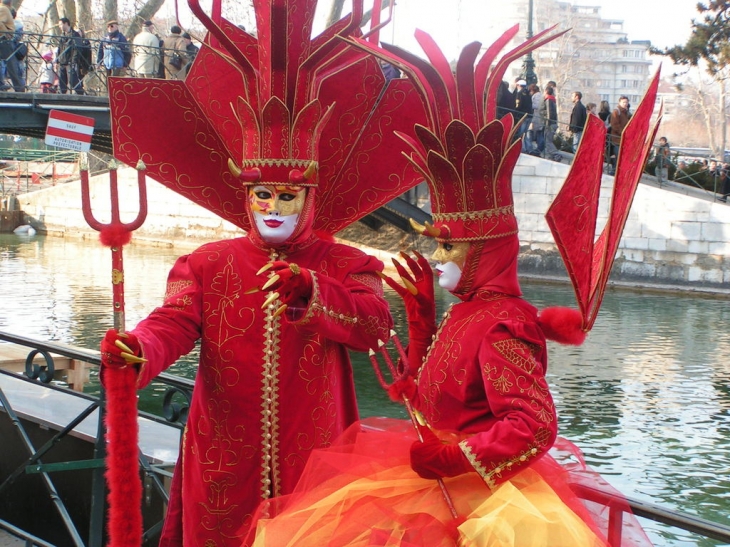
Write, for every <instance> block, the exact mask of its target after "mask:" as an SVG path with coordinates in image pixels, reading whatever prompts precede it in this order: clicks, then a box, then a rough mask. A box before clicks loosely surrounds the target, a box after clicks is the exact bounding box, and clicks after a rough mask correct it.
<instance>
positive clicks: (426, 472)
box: [411, 426, 474, 479]
mask: <svg viewBox="0 0 730 547" xmlns="http://www.w3.org/2000/svg"><path fill="white" fill-rule="evenodd" d="M418 429H419V431H420V432H421V436H422V437H423V442H421V441H415V442H414V443H413V444H412V445H411V468H412V469H413V470H414V471H415V472H416V473H418V476H419V477H422V478H424V479H440V478H442V477H455V476H457V475H463V474H464V473H468V472H470V471H474V468H473V467H472V466H471V464H470V463H469V460H467V459H466V456H464V453H463V452H462V451H461V448H460V447H459V445H458V444H448V443H444V442H442V441H441V440H440V439H439V438H438V437H437V436H436V435H435V434H434V432H433V431H431V430H430V429H429V428H428V427H425V426H423V427H422V426H419V428H418Z"/></svg>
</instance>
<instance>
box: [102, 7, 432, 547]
mask: <svg viewBox="0 0 730 547" xmlns="http://www.w3.org/2000/svg"><path fill="white" fill-rule="evenodd" d="M315 5H316V0H256V2H255V9H256V15H257V29H258V38H254V37H253V36H251V35H249V34H247V33H245V32H243V31H241V30H240V29H237V28H235V26H234V25H232V24H231V23H229V22H227V21H225V20H224V19H222V18H221V17H220V12H218V15H217V16H214V17H216V20H215V21H213V20H211V19H205V18H204V24H206V26H207V27H208V28H209V30H210V31H211V33H212V34H215V39H212V38H211V39H209V40H206V43H205V45H204V47H203V48H202V49H201V52H200V54H199V55H198V57H197V58H196V63H195V64H194V65H193V67H192V70H191V73H190V74H189V75H188V76H187V79H186V80H185V81H165V82H157V81H149V80H130V79H124V80H112V82H111V93H110V96H111V97H112V109H113V112H114V115H113V119H114V120H117V121H116V125H115V127H114V131H115V146H116V153H117V156H118V157H120V158H122V159H123V160H124V161H126V162H127V163H131V164H134V163H135V162H136V161H139V160H140V159H144V161H145V163H146V165H147V167H148V173H149V176H151V177H153V178H156V179H158V180H160V181H161V182H162V183H163V184H166V185H168V186H169V187H171V188H173V189H174V190H176V191H178V192H180V193H182V194H183V195H186V196H188V197H190V198H191V199H194V200H196V201H197V202H199V203H200V204H202V205H205V206H207V207H209V208H211V209H212V210H214V211H216V212H218V213H219V214H221V216H224V217H225V218H229V219H231V220H232V221H234V222H236V223H237V224H239V225H240V226H242V227H244V228H246V229H247V230H248V234H247V235H246V236H245V237H241V238H237V239H233V240H227V241H218V242H215V243H209V244H206V245H203V246H202V247H200V248H198V249H197V250H195V251H194V252H192V253H191V254H189V255H187V256H183V257H181V258H180V259H178V260H177V262H176V263H175V265H174V266H173V268H172V270H171V271H170V274H169V277H168V282H167V292H166V295H165V300H164V303H163V304H162V306H160V307H159V308H157V309H155V310H154V311H153V312H152V313H150V315H149V316H148V317H147V318H145V319H144V320H142V321H141V322H140V323H139V324H138V325H137V326H136V327H135V328H134V329H132V330H130V331H128V332H127V333H126V334H123V335H119V334H117V333H116V332H114V331H109V332H108V333H107V335H106V336H105V338H104V340H103V341H102V343H101V351H102V366H103V367H104V368H110V367H124V366H128V365H130V364H132V365H134V366H138V367H139V382H138V383H139V386H140V387H143V386H145V385H147V384H148V383H149V382H150V381H151V380H152V379H154V378H155V377H156V376H157V375H158V374H159V373H160V372H162V371H164V370H165V369H167V368H168V367H169V366H171V365H172V364H173V363H174V362H175V361H176V359H178V358H179V357H180V356H181V355H184V354H186V353H188V352H190V351H191V350H192V349H193V348H194V346H195V344H196V342H197V341H200V363H199V369H198V371H197V376H196V380H195V388H194V391H193V396H192V402H191V406H190V409H189V417H188V419H187V424H186V427H185V431H184V434H183V439H182V445H181V450H180V456H179V458H178V460H177V465H176V468H175V472H174V476H173V479H172V485H171V493H170V503H169V506H168V511H167V516H166V520H165V524H164V529H163V532H162V539H161V541H160V545H161V546H162V547H169V546H183V545H184V546H191V547H192V546H195V547H198V546H204V545H206V546H216V547H226V546H234V545H235V546H238V545H240V544H241V542H242V536H243V535H244V533H245V531H246V530H247V529H248V525H249V524H250V521H251V516H252V514H253V512H254V510H255V509H256V507H257V506H258V504H259V503H260V502H261V501H262V500H268V499H270V498H274V497H276V496H280V495H283V494H288V493H289V492H291V491H292V490H293V488H294V486H295V484H296V483H297V480H298V479H299V476H300V474H301V472H302V470H303V469H304V465H305V463H306V461H307V458H308V456H309V454H310V452H311V451H312V450H314V449H317V448H323V447H327V446H329V445H330V444H331V442H332V441H333V440H334V439H336V438H337V437H339V436H340V435H341V434H342V432H343V431H344V430H345V429H346V428H347V427H348V426H349V425H350V424H352V423H353V422H355V421H356V420H357V419H358V410H357V406H356V400H355V389H354V384H353V377H352V369H351V364H350V359H349V357H348V350H357V351H366V350H368V349H369V348H371V347H375V346H376V345H377V343H378V340H383V339H386V338H387V337H388V336H389V334H388V333H389V332H390V329H391V327H392V319H391V316H390V313H389V309H388V304H387V302H386V301H385V300H384V298H383V286H382V280H381V279H380V277H379V276H378V275H377V274H378V273H380V272H381V270H382V268H383V265H382V263H381V262H380V261H379V260H377V259H375V258H373V257H371V256H368V255H366V254H365V253H363V252H361V251H359V250H357V249H355V248H353V247H350V246H348V245H344V244H339V243H336V242H335V241H334V238H333V237H331V236H330V235H327V234H323V233H321V231H320V230H325V231H327V232H329V233H333V232H334V231H336V229H338V228H342V227H344V226H346V225H347V223H349V222H354V221H355V220H357V219H358V218H360V217H361V216H364V215H365V214H367V213H368V212H370V211H372V210H374V209H375V208H377V207H378V206H380V205H381V204H382V203H384V202H387V201H389V200H391V199H393V198H394V197H395V196H397V195H399V194H400V193H402V191H403V190H404V189H407V188H408V187H410V186H412V185H414V184H415V183H416V182H417V178H416V176H415V171H413V170H411V174H410V176H407V174H404V173H401V175H402V176H400V177H398V176H396V177H390V178H389V179H388V180H387V181H386V184H381V183H380V182H379V178H375V179H368V176H367V175H371V174H372V173H371V171H370V170H371V169H372V168H378V169H380V168H385V169H387V168H388V166H387V165H384V166H378V165H377V164H375V163H374V162H369V163H368V162H366V161H365V157H367V158H370V154H371V152H372V151H371V148H372V144H371V143H365V144H362V145H360V144H359V142H360V141H358V140H357V139H359V138H360V137H361V136H363V135H368V132H367V131H362V130H363V126H365V128H366V129H367V128H368V127H369V126H367V124H366V122H368V123H371V124H373V125H374V126H375V127H378V126H387V123H386V122H387V120H392V119H393V116H392V112H393V111H396V110H397V108H398V107H399V106H400V105H402V104H403V101H404V100H405V98H407V97H408V96H409V95H410V89H411V88H412V87H411V84H409V83H408V82H406V81H405V80H403V81H397V82H393V83H392V85H389V86H388V88H387V89H384V84H385V81H384V78H383V76H382V72H381V70H380V68H379V66H378V64H377V61H376V60H375V59H374V58H372V57H370V56H368V55H365V54H363V53H362V52H355V51H354V50H350V48H349V46H347V44H345V42H343V41H342V40H341V39H339V38H338V37H337V34H338V33H340V34H344V35H349V34H351V33H357V34H358V35H359V34H360V30H359V22H360V19H361V17H362V11H363V6H362V1H359V2H355V3H354V5H355V7H354V8H353V10H355V11H356V12H357V13H355V14H353V15H352V16H351V17H350V19H351V21H350V22H349V23H348V21H347V20H343V21H341V22H339V23H338V24H337V25H335V28H334V29H328V30H327V31H325V33H323V35H322V36H319V37H317V38H316V39H311V38H310V32H311V28H312V19H313V17H314V13H315V9H314V8H315ZM295 8H297V9H295ZM214 12H215V8H214ZM203 16H204V14H199V17H203ZM294 35H296V39H295V38H294V37H293V36H294ZM221 44H223V45H221ZM216 48H218V49H216ZM222 48H225V50H224V49H222ZM343 50H347V52H346V53H347V54H343ZM211 67H214V68H215V70H214V72H215V74H216V77H215V78H211V77H210V75H209V74H208V73H207V70H213V69H212V68H211ZM319 67H324V68H323V71H322V73H321V74H320V73H319V72H318V71H317V69H318V68H319ZM242 75H243V76H242ZM231 82H234V83H237V85H238V86H239V87H238V88H237V91H236V93H234V94H233V95H232V96H231V95H230V94H231V92H230V89H231V88H234V89H235V86H234V85H233V84H231ZM348 86H350V87H354V88H356V89H357V90H358V93H355V92H354V91H352V90H351V89H350V87H348ZM391 91H395V92H396V93H395V94H396V95H397V99H398V102H397V103H393V102H391V101H390V99H389V97H392V96H393V93H391ZM238 94H240V95H238ZM340 95H341V96H340ZM151 96H154V97H155V101H154V104H155V108H156V109H157V110H158V111H159V113H160V115H161V116H163V117H168V116H169V118H170V123H174V124H177V125H176V127H177V128H178V129H179V130H177V131H175V132H174V133H172V134H170V138H171V139H174V142H163V141H164V139H154V138H150V131H151V128H149V126H148V125H145V124H144V119H145V118H144V117H143V116H142V114H143V113H144V112H145V109H148V108H149V104H151V103H150V101H149V100H148V99H149V97H151ZM333 99H336V101H337V103H336V104H335V103H334V101H333ZM413 101H414V104H417V105H418V104H420V103H419V102H418V98H417V97H416V96H415V94H414V95H413ZM220 105H229V106H230V107H231V108H232V110H230V111H229V112H228V114H227V116H221V114H220V110H219V109H218V107H219V106H220ZM206 109H207V110H206ZM411 110H412V109H411ZM421 115H422V110H421ZM384 118H385V119H386V122H384V121H383V119H384ZM343 119H344V120H346V121H347V123H354V124H355V127H356V128H357V130H354V129H352V128H350V127H347V126H345V125H344V123H343ZM402 119H403V120H404V121H405V122H406V123H409V124H410V125H411V126H412V124H413V121H412V119H411V118H409V117H407V116H406V117H402ZM370 134H372V133H370ZM323 135H324V136H323ZM375 136H377V137H378V141H379V142H382V143H385V145H389V144H390V142H391V141H390V140H389V137H383V136H381V135H379V134H377V133H375ZM335 137H336V138H335ZM140 143H145V146H144V148H140ZM391 148H393V150H396V149H397V147H391ZM362 150H365V151H366V152H367V154H365V155H363V152H362ZM384 153H385V154H386V156H387V152H384ZM395 155H396V156H398V157H400V153H399V152H397V151H396V152H395ZM226 158H230V159H229V160H228V161H227V162H226ZM221 159H222V161H221ZM366 163H368V165H365V164H366ZM400 163H401V164H403V163H404V162H402V161H400ZM223 169H224V170H223ZM402 171H405V169H404V170H402ZM323 173H326V174H323ZM358 174H360V175H361V176H360V177H358V176H357V175H358ZM388 185H390V186H388ZM409 185H410V186H409ZM386 186H388V187H386ZM325 191H326V195H329V196H330V197H329V198H327V199H324V198H323V195H322V194H321V193H325ZM320 192H321V193H320ZM215 200H218V201H215ZM317 227H319V230H317V229H316V228H317ZM140 359H144V360H146V363H144V364H142V365H139V362H140ZM135 363H137V364H135ZM140 502H141V500H140Z"/></svg>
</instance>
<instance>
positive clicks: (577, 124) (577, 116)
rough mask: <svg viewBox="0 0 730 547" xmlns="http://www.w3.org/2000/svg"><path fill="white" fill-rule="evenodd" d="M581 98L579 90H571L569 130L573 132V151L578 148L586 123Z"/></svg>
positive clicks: (586, 115)
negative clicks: (571, 101) (571, 102)
mask: <svg viewBox="0 0 730 547" xmlns="http://www.w3.org/2000/svg"><path fill="white" fill-rule="evenodd" d="M582 99H583V93H581V92H580V91H574V92H573V110H572V111H571V113H570V132H571V133H572V134H573V153H574V154H575V152H576V151H577V150H578V145H579V144H580V139H581V137H582V136H583V128H584V127H585V125H586V120H587V119H588V114H587V112H586V107H585V106H584V105H583V103H582V102H581V100H582Z"/></svg>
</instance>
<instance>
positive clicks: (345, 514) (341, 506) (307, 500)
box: [245, 418, 651, 547]
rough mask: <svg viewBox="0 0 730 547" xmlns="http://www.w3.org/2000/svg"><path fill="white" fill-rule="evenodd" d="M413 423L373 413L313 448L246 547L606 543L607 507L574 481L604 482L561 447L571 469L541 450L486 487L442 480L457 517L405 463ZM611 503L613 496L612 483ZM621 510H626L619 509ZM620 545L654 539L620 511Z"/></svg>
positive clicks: (564, 546)
mask: <svg viewBox="0 0 730 547" xmlns="http://www.w3.org/2000/svg"><path fill="white" fill-rule="evenodd" d="M414 440H416V434H415V432H414V430H413V427H412V426H411V424H410V422H405V421H403V420H393V419H388V418H370V419H367V420H364V421H363V422H360V423H358V424H355V425H354V426H352V427H351V428H350V429H349V430H348V431H347V432H346V433H345V434H344V435H343V437H342V438H341V439H340V440H339V441H338V442H337V444H336V445H335V446H333V447H331V448H329V449H327V450H320V451H315V452H313V453H312V455H311V457H310V460H309V462H308V464H307V467H306V469H305V471H304V474H303V476H302V478H301V480H300V482H299V483H298V485H297V488H296V490H295V491H294V492H293V493H292V494H290V495H288V496H284V497H281V498H276V499H273V500H269V501H267V502H265V503H264V504H263V505H262V506H261V507H260V508H259V510H258V511H257V514H256V518H255V519H254V525H253V527H252V529H251V531H250V533H249V535H248V538H247V540H246V543H245V544H246V545H253V546H256V547H264V546H266V547H275V546H276V547H285V546H287V547H288V546H291V547H294V546H296V547H309V546H311V547H323V546H327V547H344V546H362V547H366V546H367V547H370V546H400V547H410V546H413V547H416V546H429V547H442V546H443V547H447V546H448V547H453V546H459V547H467V546H474V547H476V546H479V547H486V546H490V547H492V546H495V547H496V546H500V547H508V546H514V547H553V546H554V547H572V546H574V547H604V546H607V545H608V543H607V540H606V537H607V528H608V508H607V507H603V506H602V505H601V504H600V503H598V504H597V503H592V504H591V503H589V504H586V503H584V502H582V501H581V500H580V499H579V498H578V497H577V496H576V495H575V494H574V493H573V490H572V489H571V483H573V484H577V483H580V484H581V485H583V486H600V487H601V488H602V489H604V488H610V487H608V485H607V484H606V483H605V481H602V480H601V479H600V476H598V475H597V474H595V473H593V472H590V471H589V470H588V469H587V468H586V467H585V465H584V464H583V461H582V457H581V456H580V452H579V451H578V450H577V448H575V447H574V446H573V445H572V444H570V443H568V442H567V441H562V440H561V442H560V444H559V449H560V456H561V460H562V459H564V458H565V459H570V460H572V463H570V464H568V468H567V469H566V467H565V466H562V465H559V464H558V463H557V462H556V460H555V459H554V458H552V457H551V456H545V457H543V458H541V459H540V460H538V461H537V462H536V463H535V464H533V465H532V466H531V467H530V468H529V469H526V470H525V471H523V472H521V473H519V474H518V475H517V476H515V477H513V478H512V479H511V480H509V481H507V482H505V483H502V484H501V485H499V486H498V487H497V488H495V489H494V490H490V489H489V488H488V487H487V486H486V484H485V483H484V482H483V481H482V479H481V478H480V477H479V475H478V474H477V473H467V474H465V475H461V476H458V477H453V478H448V479H444V481H443V483H444V486H445V489H446V491H447V493H448V497H449V498H450V500H451V502H450V503H451V504H452V505H451V507H453V508H454V509H455V510H456V513H457V515H458V517H457V518H454V516H453V515H452V511H451V508H450V504H449V502H447V500H446V497H445V495H444V492H443V491H442V488H441V487H440V485H439V484H438V482H437V481H433V480H427V479H422V478H420V477H419V476H418V475H416V474H415V473H414V472H413V470H412V469H411V467H410V464H409V447H410V445H411V443H412V442H413V441H414ZM611 496H612V497H611V500H612V504H613V505H614V507H615V506H616V503H620V500H621V498H620V496H619V495H618V492H616V491H615V490H612V489H611ZM625 509H628V507H625ZM622 529H623V532H624V533H623V537H622V545H623V546H624V547H626V546H631V547H643V546H647V545H651V543H650V542H649V540H648V538H646V535H645V534H644V533H643V530H641V527H640V526H639V525H638V522H636V519H635V518H634V517H633V516H632V515H630V514H627V515H625V516H624V522H623V527H622Z"/></svg>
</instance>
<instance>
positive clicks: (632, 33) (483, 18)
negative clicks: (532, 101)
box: [381, 0, 699, 58]
mask: <svg viewBox="0 0 730 547" xmlns="http://www.w3.org/2000/svg"><path fill="white" fill-rule="evenodd" d="M443 4H444V2H443V0H398V3H397V7H396V10H397V12H396V16H395V20H394V22H393V25H392V28H390V29H386V30H384V31H383V34H382V35H381V40H382V41H393V42H395V43H397V44H399V45H403V46H406V47H407V49H411V50H414V51H420V49H418V46H417V45H416V43H415V41H414V40H413V39H412V38H411V37H412V36H413V32H414V29H415V28H416V27H418V28H420V29H422V30H424V31H426V32H428V33H429V34H431V35H432V36H433V38H434V39H435V40H436V41H437V43H438V44H439V45H441V46H442V49H443V50H444V52H445V53H447V57H449V58H451V57H455V56H456V54H457V53H458V51H460V50H461V48H462V47H463V46H465V45H466V44H468V43H469V42H471V41H474V40H478V41H480V42H482V43H488V42H490V41H491V40H492V39H494V38H496V36H489V35H488V34H489V31H488V30H487V29H488V28H489V27H494V28H495V29H498V30H500V31H502V30H506V25H500V23H499V18H500V9H501V5H502V4H503V2H502V1H498V0H449V2H448V4H449V5H450V6H455V7H456V6H458V7H460V8H461V9H460V10H459V9H453V10H449V12H445V11H444V10H443V8H439V6H443ZM574 4H576V5H583V6H599V7H600V8H601V11H600V14H601V17H602V18H604V19H622V20H623V21H624V31H625V32H627V33H628V39H629V40H650V41H651V42H652V45H654V46H656V47H660V48H664V47H670V46H673V45H676V44H684V43H686V41H687V39H688V38H689V36H690V33H691V22H692V19H694V18H696V17H698V15H699V14H698V13H697V9H696V6H697V0H665V1H664V2H661V3H660V4H657V3H655V2H648V1H646V0H583V1H580V2H574ZM525 19H526V17H525ZM556 22H557V21H556ZM526 24H527V22H526V21H525V25H526ZM493 32H494V33H496V30H494V31H493ZM449 53H450V54H449Z"/></svg>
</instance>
